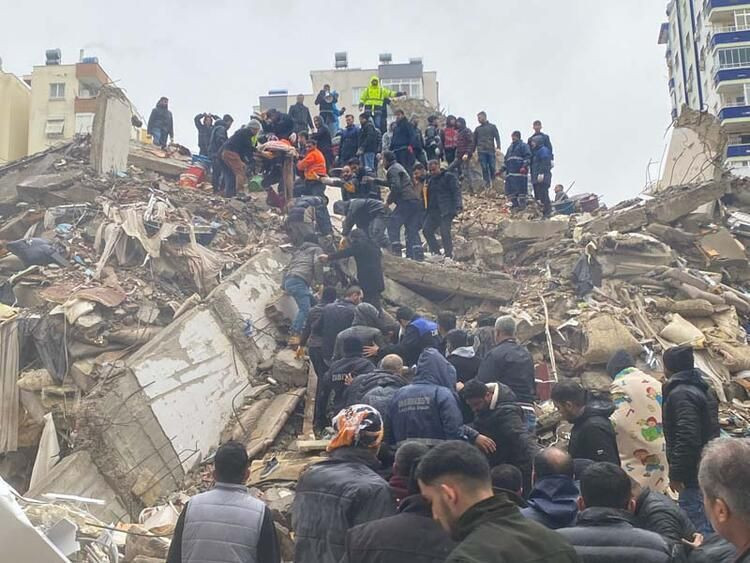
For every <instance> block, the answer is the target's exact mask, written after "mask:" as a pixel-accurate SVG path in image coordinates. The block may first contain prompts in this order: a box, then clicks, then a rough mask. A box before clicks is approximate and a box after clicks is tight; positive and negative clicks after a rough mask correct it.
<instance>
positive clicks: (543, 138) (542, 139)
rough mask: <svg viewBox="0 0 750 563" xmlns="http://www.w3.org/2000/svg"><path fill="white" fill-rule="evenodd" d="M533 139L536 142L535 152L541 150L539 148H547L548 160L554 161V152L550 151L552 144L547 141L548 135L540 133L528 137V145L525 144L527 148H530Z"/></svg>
mask: <svg viewBox="0 0 750 563" xmlns="http://www.w3.org/2000/svg"><path fill="white" fill-rule="evenodd" d="M534 138H536V140H537V141H538V142H537V150H538V149H539V148H541V147H546V148H548V149H549V154H550V158H551V159H552V160H555V152H554V150H553V149H552V142H551V141H550V140H549V135H547V133H542V132H539V133H534V134H533V135H532V136H531V137H529V140H528V143H527V144H528V145H529V148H531V139H534Z"/></svg>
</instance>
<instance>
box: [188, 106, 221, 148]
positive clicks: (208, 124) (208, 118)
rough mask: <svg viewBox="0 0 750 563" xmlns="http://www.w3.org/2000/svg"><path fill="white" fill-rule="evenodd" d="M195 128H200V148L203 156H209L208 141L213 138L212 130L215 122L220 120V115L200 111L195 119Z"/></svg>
mask: <svg viewBox="0 0 750 563" xmlns="http://www.w3.org/2000/svg"><path fill="white" fill-rule="evenodd" d="M193 121H194V123H195V128H196V129H197V130H198V149H199V150H200V153H199V154H200V155H201V156H208V143H209V141H210V140H211V131H212V129H213V127H214V123H215V122H217V121H219V116H218V115H213V114H210V113H199V114H198V115H196V116H195V118H194V119H193Z"/></svg>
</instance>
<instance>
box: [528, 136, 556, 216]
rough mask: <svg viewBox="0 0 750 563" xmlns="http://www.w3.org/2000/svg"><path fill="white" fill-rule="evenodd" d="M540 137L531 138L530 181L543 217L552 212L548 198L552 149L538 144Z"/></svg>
mask: <svg viewBox="0 0 750 563" xmlns="http://www.w3.org/2000/svg"><path fill="white" fill-rule="evenodd" d="M541 142H542V141H541V138H540V137H532V138H531V154H532V156H531V183H532V185H533V186H534V199H536V200H537V201H538V202H539V203H541V205H542V212H543V214H544V217H548V216H549V215H550V213H552V203H551V202H550V200H549V187H550V185H551V184H552V151H551V150H550V149H549V148H547V146H546V145H540V144H539V143H541Z"/></svg>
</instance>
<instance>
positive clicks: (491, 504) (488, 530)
mask: <svg viewBox="0 0 750 563" xmlns="http://www.w3.org/2000/svg"><path fill="white" fill-rule="evenodd" d="M453 539H455V540H456V541H459V542H461V543H459V545H458V547H456V549H454V550H453V551H452V552H451V554H450V555H449V556H448V559H447V560H446V562H447V563H541V562H550V563H579V562H580V559H579V558H578V556H577V555H576V552H575V550H574V549H573V548H572V547H571V545H570V544H569V543H568V542H567V541H565V539H563V538H561V537H560V536H559V535H557V533H556V532H553V531H552V530H548V529H547V528H545V527H543V526H541V525H539V524H537V523H536V522H532V521H531V520H528V519H526V518H524V517H523V516H521V513H520V512H519V510H518V508H517V507H516V505H515V504H514V503H513V502H512V501H511V500H510V499H509V498H508V496H507V495H506V494H504V493H500V494H496V495H495V496H494V497H490V498H488V499H485V500H483V501H481V502H478V503H477V504H475V505H474V506H472V507H471V508H469V509H468V510H467V511H466V512H464V513H463V514H462V515H461V517H460V518H459V519H458V524H457V529H456V533H455V534H454V537H453Z"/></svg>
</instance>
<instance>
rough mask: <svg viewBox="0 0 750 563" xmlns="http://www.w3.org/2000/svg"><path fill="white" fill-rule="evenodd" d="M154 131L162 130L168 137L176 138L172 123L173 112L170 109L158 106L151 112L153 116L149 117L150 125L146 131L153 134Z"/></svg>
mask: <svg viewBox="0 0 750 563" xmlns="http://www.w3.org/2000/svg"><path fill="white" fill-rule="evenodd" d="M154 129H161V130H162V131H164V132H166V134H167V135H169V136H170V137H172V138H174V126H173V122H172V112H171V111H169V109H168V108H165V107H163V106H160V105H157V106H156V107H155V108H154V109H152V110H151V115H149V116H148V125H147V126H146V130H147V131H148V133H149V134H151V133H152V132H153V131H154Z"/></svg>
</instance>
